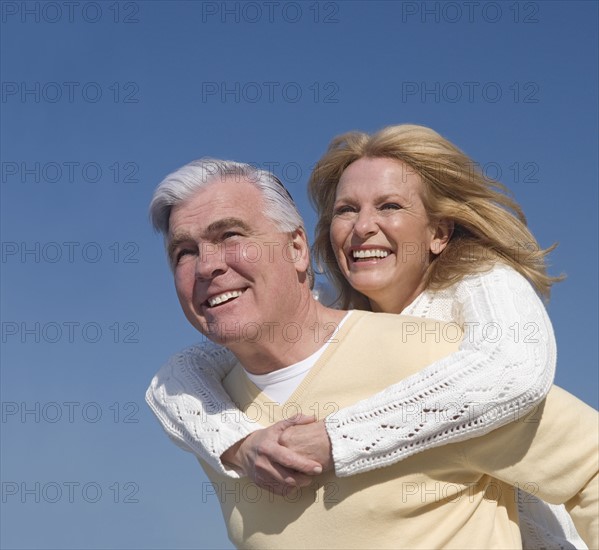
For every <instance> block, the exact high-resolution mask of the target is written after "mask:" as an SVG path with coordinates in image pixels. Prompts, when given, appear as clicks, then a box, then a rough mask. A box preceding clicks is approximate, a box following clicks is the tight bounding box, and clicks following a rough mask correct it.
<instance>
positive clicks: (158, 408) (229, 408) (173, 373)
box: [146, 342, 260, 477]
mask: <svg viewBox="0 0 599 550" xmlns="http://www.w3.org/2000/svg"><path fill="white" fill-rule="evenodd" d="M235 364H236V359H235V356H234V355H233V354H232V353H231V352H230V351H228V350H227V349H225V348H222V347H220V346H217V345H216V344H214V343H212V342H204V343H202V344H199V345H196V346H192V347H190V348H187V349H186V350H184V351H182V352H181V353H178V354H177V355H175V356H174V357H172V358H171V359H170V360H169V361H168V363H167V364H166V365H164V366H163V367H162V368H161V369H160V370H159V371H158V373H157V374H156V375H155V376H154V378H153V379H152V382H151V384H150V386H149V387H148V390H147V392H146V401H147V403H148V405H149V406H150V408H151V409H152V411H153V412H154V414H155V415H156V416H157V417H158V420H159V421H160V423H161V424H162V427H163V428H164V430H165V431H166V433H167V434H168V436H169V437H170V438H171V439H172V440H173V441H174V442H175V443H176V444H177V445H179V446H180V447H182V448H183V449H185V450H186V451H190V452H192V453H194V454H196V455H197V456H199V457H200V458H202V459H203V460H204V461H206V462H207V463H208V464H209V465H210V466H211V467H212V468H214V469H215V470H216V471H218V472H221V473H223V474H225V475H228V476H231V477H239V474H238V473H236V472H235V471H234V470H232V469H228V468H226V467H225V466H224V465H223V463H222V461H221V458H220V457H221V455H222V454H223V452H224V451H225V450H226V449H228V448H229V447H231V446H232V445H234V444H236V443H237V442H239V441H240V440H242V439H243V438H245V437H246V436H247V435H249V434H250V433H252V432H253V431H255V430H257V429H259V428H260V425H259V424H256V423H255V422H252V421H251V420H249V419H248V418H247V417H246V416H245V415H244V414H243V413H242V412H241V411H240V410H239V409H238V408H237V406H236V405H235V403H233V402H232V401H231V398H230V397H229V395H228V394H227V392H226V391H225V389H224V388H223V385H222V381H223V379H224V378H225V377H226V376H227V374H228V373H229V372H230V371H231V369H232V368H233V366H234V365H235Z"/></svg>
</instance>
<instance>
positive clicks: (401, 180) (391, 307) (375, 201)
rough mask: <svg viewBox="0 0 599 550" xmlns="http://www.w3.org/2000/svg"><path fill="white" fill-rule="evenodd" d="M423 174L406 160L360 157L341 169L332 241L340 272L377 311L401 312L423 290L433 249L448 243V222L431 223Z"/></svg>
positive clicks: (439, 250)
mask: <svg viewBox="0 0 599 550" xmlns="http://www.w3.org/2000/svg"><path fill="white" fill-rule="evenodd" d="M421 191H422V181H421V180H420V176H418V174H416V172H415V171H414V170H413V169H412V168H410V167H409V166H408V165H406V164H404V163H403V162H400V161H397V160H393V159H389V158H361V159H359V160H357V161H355V162H354V163H352V164H350V165H349V166H348V167H347V168H346V170H345V171H344V172H343V174H342V175H341V179H340V180H339V185H338V186H337V193H336V196H335V204H334V206H333V219H332V222H331V244H332V245H333V250H334V252H335V256H336V258H337V263H338V264H339V267H340V268H341V272H342V273H343V275H344V276H345V277H346V279H347V280H348V282H349V283H350V284H351V286H352V287H353V288H355V289H356V290H357V291H359V292H361V293H362V294H364V295H366V296H367V297H368V298H369V300H370V303H371V306H372V309H373V310H374V311H385V312H389V313H400V312H401V311H402V310H403V309H404V308H405V307H406V306H408V305H409V304H410V302H412V301H413V300H414V298H416V296H418V294H420V292H422V290H423V275H424V273H425V271H426V268H427V267H428V265H429V264H430V257H431V253H432V254H439V253H440V252H441V251H442V250H443V249H444V248H445V246H446V244H447V240H448V235H447V231H446V230H445V225H446V224H439V226H438V227H433V226H432V225H431V223H430V220H429V218H428V215H427V213H426V211H425V208H424V205H423V203H422V199H421V198H420V197H421Z"/></svg>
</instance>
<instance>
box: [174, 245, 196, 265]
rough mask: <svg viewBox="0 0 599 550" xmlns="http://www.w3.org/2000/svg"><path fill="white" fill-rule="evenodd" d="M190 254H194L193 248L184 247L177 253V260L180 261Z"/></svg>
mask: <svg viewBox="0 0 599 550" xmlns="http://www.w3.org/2000/svg"><path fill="white" fill-rule="evenodd" d="M189 254H193V250H191V249H190V248H182V249H181V250H179V251H178V252H177V253H176V254H175V262H176V263H179V262H180V261H181V260H182V259H183V258H184V257H185V256H188V255H189Z"/></svg>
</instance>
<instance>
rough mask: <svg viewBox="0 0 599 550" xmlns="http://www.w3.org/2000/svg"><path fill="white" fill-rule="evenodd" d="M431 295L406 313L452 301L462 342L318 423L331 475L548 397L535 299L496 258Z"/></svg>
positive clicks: (487, 424) (495, 421) (542, 322)
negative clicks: (323, 434)
mask: <svg viewBox="0 0 599 550" xmlns="http://www.w3.org/2000/svg"><path fill="white" fill-rule="evenodd" d="M428 294H429V295H430V293H428ZM432 296H433V298H432V300H429V303H428V304H426V307H424V306H423V309H422V311H418V309H416V310H415V311H407V313H410V314H412V315H421V316H426V315H431V313H433V315H431V316H434V310H435V308H436V307H437V306H440V307H441V309H442V308H443V307H445V308H447V307H448V304H449V302H447V300H450V301H451V304H450V307H451V308H452V317H453V318H454V320H455V321H456V322H457V323H458V324H460V325H462V326H463V328H464V337H463V341H462V344H461V346H460V349H459V350H458V351H457V352H455V353H453V354H451V355H450V356H448V357H446V358H444V359H442V360H440V361H437V362H436V363H434V364H432V365H430V366H428V367H427V368H425V369H423V370H422V371H420V372H419V373H417V374H416V375H413V376H411V377H409V378H407V379H405V380H402V381H401V382H399V383H398V384H395V385H393V386H391V387H389V388H387V389H386V390H384V391H383V392H381V393H379V394H377V395H375V396H373V397H371V398H369V399H367V400H364V401H361V402H359V403H357V404H356V405H354V406H351V407H348V408H346V409H342V410H340V411H339V412H337V413H335V415H333V417H329V418H327V419H326V420H325V423H326V429H327V432H328V436H329V438H330V441H331V444H332V454H333V459H334V464H335V471H336V473H337V475H338V476H348V475H354V474H358V473H361V472H366V471H369V470H372V469H374V468H381V467H384V466H387V465H390V464H394V463H396V462H399V461H401V460H403V459H405V458H407V457H409V456H412V455H414V454H416V453H418V452H420V451H424V450H426V449H430V448H432V447H437V446H439V445H444V444H446V443H454V442H456V441H461V440H465V439H469V438H472V437H478V436H481V435H483V434H486V433H488V432H490V431H492V430H494V429H496V428H498V427H500V426H502V425H505V424H507V423H508V422H510V421H513V420H516V419H518V418H519V417H521V416H522V415H523V414H526V413H527V412H529V411H530V410H531V409H532V407H534V406H535V405H536V404H538V403H539V402H540V401H541V400H542V399H544V398H545V396H546V395H547V393H548V391H549V388H550V387H551V384H552V383H553V377H554V373H555V362H556V348H555V338H554V334H553V329H552V327H551V322H550V321H549V318H548V316H547V313H546V311H545V308H544V306H543V304H542V303H541V301H540V299H539V298H538V296H537V295H536V293H535V292H534V290H533V288H532V287H531V285H530V284H529V283H528V282H527V281H526V280H525V279H524V278H523V277H522V276H521V275H519V274H518V273H517V272H516V271H514V270H513V269H511V268H509V267H507V266H503V265H496V266H495V267H494V268H493V269H492V270H490V271H488V272H485V273H480V274H476V275H472V276H469V277H467V278H465V279H464V280H462V281H461V282H459V283H457V284H456V285H455V286H454V287H452V288H451V289H448V291H442V292H438V293H434V294H432ZM443 301H445V302H443ZM435 302H437V303H435ZM290 430H293V431H294V432H295V440H296V443H297V444H296V446H295V447H294V446H292V447H291V449H292V450H296V451H298V452H301V446H302V443H301V438H299V437H298V434H300V433H301V432H300V430H302V427H301V426H299V427H292V428H290ZM288 435H290V434H288ZM288 440H291V438H288ZM375 442H376V444H374V443H375ZM323 444H324V442H323Z"/></svg>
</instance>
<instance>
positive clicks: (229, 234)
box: [223, 231, 241, 240]
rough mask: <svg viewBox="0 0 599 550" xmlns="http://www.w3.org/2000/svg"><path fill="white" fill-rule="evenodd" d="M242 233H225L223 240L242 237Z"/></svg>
mask: <svg viewBox="0 0 599 550" xmlns="http://www.w3.org/2000/svg"><path fill="white" fill-rule="evenodd" d="M240 236H241V233H239V232H238V231H225V232H224V233H223V240H224V239H230V238H232V237H240Z"/></svg>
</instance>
